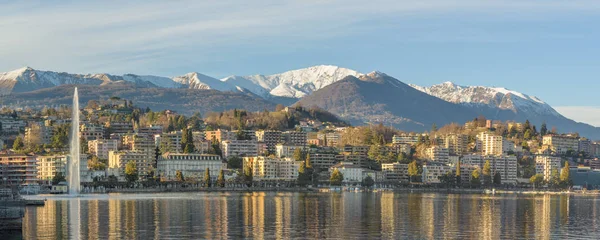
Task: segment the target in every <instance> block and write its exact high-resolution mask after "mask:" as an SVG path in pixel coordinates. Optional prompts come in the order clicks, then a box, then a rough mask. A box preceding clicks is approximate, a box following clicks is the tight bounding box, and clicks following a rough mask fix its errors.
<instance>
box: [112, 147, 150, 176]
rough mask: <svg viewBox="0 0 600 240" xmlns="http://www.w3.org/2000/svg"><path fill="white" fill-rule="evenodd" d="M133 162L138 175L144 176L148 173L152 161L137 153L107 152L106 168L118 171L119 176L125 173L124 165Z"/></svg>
mask: <svg viewBox="0 0 600 240" xmlns="http://www.w3.org/2000/svg"><path fill="white" fill-rule="evenodd" d="M130 161H133V162H134V163H135V167H136V169H137V171H138V175H140V176H145V175H146V173H148V172H149V171H150V167H151V166H152V163H153V159H151V158H149V156H148V154H147V153H144V152H139V151H130V150H126V151H110V152H108V167H109V168H112V169H118V171H119V172H120V174H123V173H124V172H125V165H127V163H128V162H130Z"/></svg>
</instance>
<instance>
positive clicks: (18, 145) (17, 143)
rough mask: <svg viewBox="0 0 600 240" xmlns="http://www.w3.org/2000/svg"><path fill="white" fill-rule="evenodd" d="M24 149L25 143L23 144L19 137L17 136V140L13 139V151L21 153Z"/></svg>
mask: <svg viewBox="0 0 600 240" xmlns="http://www.w3.org/2000/svg"><path fill="white" fill-rule="evenodd" d="M24 148H25V143H24V142H23V138H21V136H18V137H17V139H15V142H14V143H13V150H15V151H22V150H23V149H24Z"/></svg>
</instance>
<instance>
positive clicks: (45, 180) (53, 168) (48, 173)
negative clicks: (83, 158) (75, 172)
mask: <svg viewBox="0 0 600 240" xmlns="http://www.w3.org/2000/svg"><path fill="white" fill-rule="evenodd" d="M37 170H38V171H37V172H38V180H39V181H40V184H44V185H50V184H51V183H52V179H53V178H54V177H55V176H56V174H58V173H60V174H62V175H63V176H65V177H66V176H67V156H65V155H49V156H38V157H37Z"/></svg>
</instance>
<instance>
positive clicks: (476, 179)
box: [471, 168, 481, 186]
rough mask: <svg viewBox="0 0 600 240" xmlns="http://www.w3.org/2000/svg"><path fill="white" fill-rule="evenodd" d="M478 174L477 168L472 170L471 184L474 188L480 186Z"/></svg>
mask: <svg viewBox="0 0 600 240" xmlns="http://www.w3.org/2000/svg"><path fill="white" fill-rule="evenodd" d="M480 175H481V174H480V173H479V168H476V169H475V170H473V172H472V173H471V184H472V185H475V186H479V185H481V180H480V179H479V177H480Z"/></svg>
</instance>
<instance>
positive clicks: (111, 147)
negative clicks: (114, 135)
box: [88, 139, 119, 159]
mask: <svg viewBox="0 0 600 240" xmlns="http://www.w3.org/2000/svg"><path fill="white" fill-rule="evenodd" d="M118 147H119V144H118V141H117V140H115V139H96V140H91V141H88V152H89V153H90V154H91V155H95V156H97V157H98V158H101V159H108V152H110V151H117V150H118Z"/></svg>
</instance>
